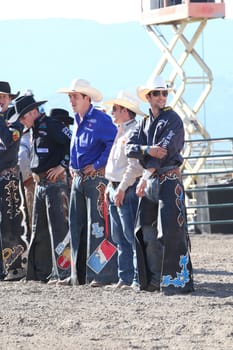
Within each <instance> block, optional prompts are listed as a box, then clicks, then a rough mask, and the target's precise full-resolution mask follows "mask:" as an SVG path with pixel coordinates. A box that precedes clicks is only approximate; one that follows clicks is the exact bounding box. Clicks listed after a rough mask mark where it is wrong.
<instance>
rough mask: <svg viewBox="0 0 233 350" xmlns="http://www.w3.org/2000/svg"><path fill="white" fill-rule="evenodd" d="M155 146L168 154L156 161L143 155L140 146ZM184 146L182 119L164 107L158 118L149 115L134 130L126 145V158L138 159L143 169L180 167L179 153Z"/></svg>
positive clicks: (180, 158) (181, 158)
mask: <svg viewBox="0 0 233 350" xmlns="http://www.w3.org/2000/svg"><path fill="white" fill-rule="evenodd" d="M143 145H144V146H146V145H147V146H152V145H157V146H160V147H163V148H165V149H166V150H167V151H168V154H167V156H166V157H165V158H163V159H158V158H155V157H151V156H150V155H148V154H145V153H144V152H143V151H142V149H141V146H143ZM183 145H184V126H183V122H182V119H181V118H180V117H179V115H178V114H177V113H176V112H175V111H174V110H173V109H172V108H171V107H165V108H164V109H163V110H161V112H160V114H159V116H158V117H157V118H154V117H153V115H152V113H151V111H150V115H149V116H147V117H145V118H144V120H142V122H141V123H140V124H139V126H138V127H137V128H135V130H134V132H133V134H132V135H131V137H130V139H129V140H128V142H127V145H126V154H127V156H128V157H132V158H137V159H139V161H140V163H141V164H142V166H143V167H144V168H145V169H149V168H155V169H157V170H158V171H159V169H161V168H164V167H169V166H180V165H181V164H182V163H183V157H182V156H181V154H180V152H181V150H182V148H183Z"/></svg>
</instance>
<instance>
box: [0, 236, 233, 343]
mask: <svg viewBox="0 0 233 350" xmlns="http://www.w3.org/2000/svg"><path fill="white" fill-rule="evenodd" d="M191 242H192V252H191V256H192V261H193V265H194V278H195V292H194V293H192V294H191V295H176V296H174V295H173V296H167V295H164V294H162V293H160V294H157V293H149V292H144V291H143V292H142V291H140V292H136V291H133V290H132V291H131V290H124V291H123V290H117V291H113V290H109V289H106V288H91V287H89V286H87V285H85V286H75V287H69V286H56V285H50V286H49V285H45V284H40V283H36V282H28V283H22V282H1V283H0V300H1V307H0V349H3V350H11V349H22V350H28V349H30V350H31V349H40V350H41V349H49V350H52V349H62V350H63V349H69V350H74V349H75V350H79V349H93V350H95V349H97V350H99V349H110V350H112V349H147V350H152V349H169V350H170V349H171V350H173V349H175V350H183V349H189V350H192V349H197V350H202V349H205V350H210V349H211V350H213V349H217V350H221V349H227V350H230V349H233V253H232V249H233V234H232V235H229V234H225V235H221V234H202V235H195V234H192V235H191Z"/></svg>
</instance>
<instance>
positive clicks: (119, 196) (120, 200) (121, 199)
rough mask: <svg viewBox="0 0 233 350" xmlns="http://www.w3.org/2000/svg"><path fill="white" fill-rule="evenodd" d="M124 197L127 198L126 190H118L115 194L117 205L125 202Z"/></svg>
mask: <svg viewBox="0 0 233 350" xmlns="http://www.w3.org/2000/svg"><path fill="white" fill-rule="evenodd" d="M124 198H125V191H122V190H119V189H118V190H117V191H116V193H115V196H114V204H115V206H116V207H120V206H121V205H122V204H123V202H124Z"/></svg>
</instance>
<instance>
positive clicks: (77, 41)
mask: <svg viewBox="0 0 233 350" xmlns="http://www.w3.org/2000/svg"><path fill="white" fill-rule="evenodd" d="M232 24H233V22H232V20H222V19H218V20H211V21H208V24H207V27H206V28H205V31H204V35H203V37H202V38H201V41H200V42H199V44H198V45H197V47H196V48H197V51H198V52H199V54H200V55H201V56H202V55H204V57H205V62H206V63H207V65H208V66H209V67H210V69H211V70H212V72H213V76H214V83H213V90H212V92H211V94H210V95H209V97H208V99H207V102H206V105H205V110H206V115H205V116H204V115H203V113H201V115H200V116H199V119H200V120H201V122H202V123H204V124H205V125H206V128H207V130H208V132H209V133H210V134H211V137H224V136H232V131H233V127H232V120H231V119H232V116H231V114H232V112H231V108H229V107H228V106H229V105H230V102H231V101H232V99H233V66H232V62H233V50H232V47H231V43H230V41H231V38H230V37H229V36H230V35H231V33H232ZM164 30H165V32H166V28H165V29H164ZM0 31H1V33H4V35H3V34H2V35H1V61H0V62H1V69H0V71H1V74H0V80H6V81H9V82H10V84H11V86H12V90H13V92H15V91H18V90H20V91H21V92H23V91H24V90H25V89H26V88H31V89H32V90H33V91H34V93H35V96H36V98H37V99H48V100H49V103H48V104H47V105H45V106H46V110H47V111H48V110H49V109H50V108H54V107H63V108H66V109H68V110H69V111H70V112H71V110H70V106H69V103H68V99H67V96H65V95H62V94H57V93H56V91H57V89H59V88H61V87H64V86H68V85H69V83H70V81H71V80H72V79H73V78H74V77H81V78H86V79H87V80H89V81H91V83H92V84H93V85H94V86H96V87H97V88H98V89H100V90H101V91H102V93H103V95H104V99H108V98H111V97H114V96H115V95H116V94H117V92H118V91H119V90H121V89H127V90H131V91H132V92H135V90H136V87H137V86H138V85H141V84H144V83H145V82H146V80H147V79H148V77H149V76H150V75H151V73H152V71H153V69H154V68H155V67H156V65H157V62H158V60H159V59H160V57H161V52H160V50H159V49H158V48H157V47H156V45H155V44H154V43H153V42H152V40H151V38H150V37H149V36H148V34H147V33H146V30H145V29H144V27H142V26H141V25H140V23H138V22H130V23H122V24H111V25H106V24H98V23H96V22H94V21H87V20H78V19H77V20H68V19H50V20H14V21H0ZM228 40H229V44H227V42H228ZM202 43H204V45H203V46H202ZM165 78H166V77H165ZM143 107H144V106H143ZM143 109H144V110H145V111H146V109H145V108H143ZM71 113H72V112H71Z"/></svg>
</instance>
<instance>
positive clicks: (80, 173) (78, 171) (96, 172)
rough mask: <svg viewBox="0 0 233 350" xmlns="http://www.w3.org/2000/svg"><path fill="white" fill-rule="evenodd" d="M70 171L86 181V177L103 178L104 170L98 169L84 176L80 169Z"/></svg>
mask: <svg viewBox="0 0 233 350" xmlns="http://www.w3.org/2000/svg"><path fill="white" fill-rule="evenodd" d="M72 171H73V173H74V174H75V176H80V177H81V178H82V179H83V180H86V179H87V178H88V177H96V176H102V177H103V176H104V175H105V168H100V169H98V170H96V171H95V172H93V173H91V174H84V172H83V170H81V169H72Z"/></svg>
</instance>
